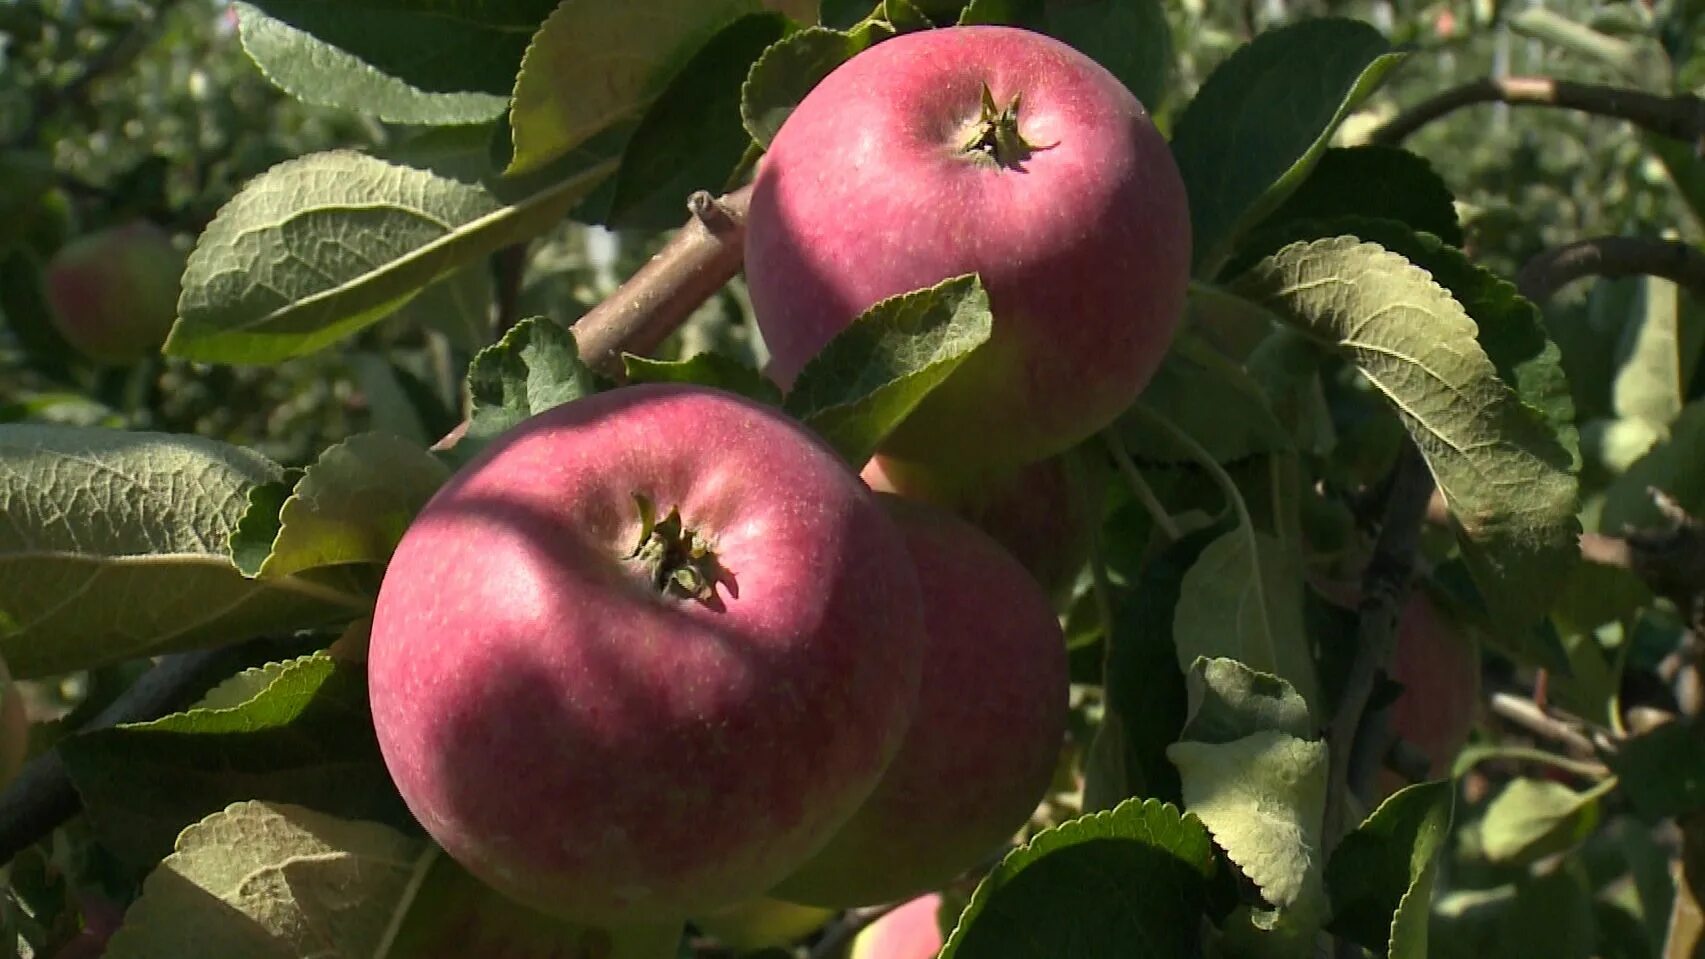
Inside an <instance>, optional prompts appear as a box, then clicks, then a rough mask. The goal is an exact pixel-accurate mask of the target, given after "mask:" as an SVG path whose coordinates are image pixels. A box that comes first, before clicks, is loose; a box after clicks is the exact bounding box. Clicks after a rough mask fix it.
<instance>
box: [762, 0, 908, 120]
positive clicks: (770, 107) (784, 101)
mask: <svg viewBox="0 0 1705 959" xmlns="http://www.w3.org/2000/svg"><path fill="white" fill-rule="evenodd" d="M891 35H892V31H891V30H889V29H888V27H887V26H886V25H885V24H882V23H879V22H868V23H862V24H860V25H859V26H858V27H856V28H854V29H852V30H848V31H841V30H831V29H829V28H827V27H810V28H808V29H805V30H800V31H799V32H797V33H793V34H790V35H788V36H787V37H786V38H784V39H783V40H782V41H781V42H780V43H777V44H775V45H773V46H771V47H770V48H769V49H768V50H765V51H764V53H763V55H762V56H760V57H759V58H758V59H757V62H755V63H753V64H752V69H751V71H750V72H748V73H747V75H746V82H745V83H744V84H743V85H742V86H741V88H740V117H741V120H742V121H743V122H744V123H745V126H746V132H747V133H749V134H751V137H752V139H753V140H755V141H757V143H758V145H759V146H763V147H768V146H769V145H770V141H772V140H774V139H775V136H776V132H777V131H778V130H780V129H781V125H782V123H784V122H785V121H786V120H787V117H788V114H790V113H792V112H793V108H794V107H796V106H798V105H799V101H801V100H803V99H805V95H806V94H807V93H810V92H811V88H812V87H815V86H816V85H817V84H818V83H820V82H822V80H823V78H824V77H826V76H828V75H829V74H830V73H832V72H834V69H835V68H836V67H838V66H840V65H841V64H843V63H845V62H847V61H848V60H851V59H852V58H853V57H854V56H856V55H858V54H859V53H860V52H862V51H864V50H865V49H867V48H868V47H870V45H871V44H873V43H876V42H877V41H879V40H883V39H886V38H887V37H889V36H891Z"/></svg>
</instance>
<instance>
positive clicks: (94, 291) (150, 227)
mask: <svg viewBox="0 0 1705 959" xmlns="http://www.w3.org/2000/svg"><path fill="white" fill-rule="evenodd" d="M183 271H184V256H183V254H182V253H179V252H178V250H177V249H176V248H175V247H173V246H172V240H171V237H170V236H168V235H167V234H166V232H165V231H164V230H162V229H160V228H159V227H157V226H155V225H154V224H152V223H149V222H147V221H146V220H135V221H132V222H130V223H126V224H124V225H123V226H117V227H111V228H109V229H105V230H100V231H98V232H95V233H90V234H87V235H85V236H81V237H78V238H76V239H74V240H72V241H71V242H70V243H67V244H66V245H65V246H63V247H61V248H60V249H59V251H58V252H57V253H55V254H54V255H53V258H52V259H51V260H50V261H49V262H48V265H47V276H46V287H47V301H48V304H49V305H50V306H51V307H52V314H53V319H54V326H55V328H56V329H58V330H59V334H60V335H61V336H63V337H64V338H65V341H66V342H67V343H69V344H71V346H72V348H74V349H76V350H77V352H79V353H82V354H83V355H84V356H87V357H88V358H90V359H92V360H94V361H96V362H98V363H109V364H123V363H134V362H136V361H138V360H141V359H144V358H146V357H149V356H152V355H154V354H156V353H158V352H160V344H162V343H164V342H165V341H166V334H167V333H168V332H170V331H171V328H172V323H173V322H174V321H176V319H177V316H178V293H179V287H178V284H179V281H180V278H181V277H182V276H183Z"/></svg>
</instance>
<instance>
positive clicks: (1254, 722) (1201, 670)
mask: <svg viewBox="0 0 1705 959" xmlns="http://www.w3.org/2000/svg"><path fill="white" fill-rule="evenodd" d="M1184 683H1185V688H1186V689H1187V690H1188V691H1189V697H1190V721H1189V722H1188V723H1187V724H1186V725H1185V727H1184V730H1183V736H1182V738H1183V739H1187V740H1190V741H1192V742H1199V743H1210V744H1220V743H1229V742H1233V741H1235V740H1239V739H1242V738H1244V737H1245V736H1252V735H1254V734H1255V733H1258V732H1261V731H1262V730H1268V729H1271V730H1277V731H1279V732H1282V733H1289V734H1290V735H1292V736H1295V737H1297V738H1298V739H1307V738H1309V737H1310V736H1312V735H1314V729H1313V723H1312V721H1311V720H1310V719H1309V716H1308V703H1307V702H1305V701H1304V700H1303V698H1302V697H1301V696H1299V695H1297V691H1296V689H1295V688H1293V687H1292V686H1291V684H1290V683H1287V682H1285V681H1284V680H1282V679H1280V678H1279V677H1277V676H1274V675H1271V674H1269V673H1260V672H1256V671H1255V670H1253V669H1250V668H1249V667H1248V666H1245V665H1243V664H1242V663H1240V662H1238V661H1237V660H1235V659H1208V658H1206V657H1202V658H1198V659H1197V660H1196V661H1195V662H1194V663H1192V664H1191V666H1190V672H1189V673H1187V674H1186V675H1185V677H1184Z"/></svg>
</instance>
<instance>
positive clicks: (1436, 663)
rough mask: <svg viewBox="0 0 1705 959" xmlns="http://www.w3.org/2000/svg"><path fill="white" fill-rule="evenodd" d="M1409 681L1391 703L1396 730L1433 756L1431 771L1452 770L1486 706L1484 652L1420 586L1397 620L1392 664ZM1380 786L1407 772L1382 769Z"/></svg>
mask: <svg viewBox="0 0 1705 959" xmlns="http://www.w3.org/2000/svg"><path fill="white" fill-rule="evenodd" d="M1388 672H1389V674H1390V676H1391V678H1392V679H1393V680H1395V681H1397V682H1399V683H1402V684H1403V692H1402V694H1401V695H1399V696H1398V697H1397V701H1396V702H1394V703H1392V704H1391V730H1392V732H1394V733H1396V734H1397V735H1398V736H1399V737H1400V738H1402V739H1403V740H1404V741H1405V742H1408V743H1409V744H1410V745H1412V746H1414V747H1416V748H1417V749H1419V750H1420V751H1421V753H1422V755H1425V756H1426V757H1427V761H1428V764H1429V765H1428V769H1427V775H1428V777H1429V778H1431V779H1442V778H1444V777H1446V776H1449V775H1450V770H1451V766H1452V764H1454V763H1455V761H1456V756H1457V754H1458V753H1460V752H1462V747H1463V746H1465V745H1467V744H1468V737H1469V735H1470V734H1471V733H1472V732H1473V731H1474V723H1475V721H1476V719H1477V718H1478V710H1479V707H1480V653H1479V651H1478V650H1477V649H1476V648H1475V645H1474V642H1473V641H1472V640H1471V639H1469V638H1468V636H1466V635H1465V634H1464V633H1463V631H1462V629H1461V628H1459V627H1458V626H1457V625H1456V624H1454V623H1452V622H1451V621H1450V620H1448V619H1446V618H1445V615H1444V614H1443V613H1442V612H1441V611H1440V610H1439V608H1438V607H1437V606H1436V605H1435V604H1434V603H1433V601H1432V600H1431V599H1429V598H1428V597H1427V594H1426V593H1425V592H1423V591H1421V590H1420V589H1416V590H1415V591H1414V592H1413V593H1411V594H1410V596H1409V602H1408V603H1407V604H1406V605H1405V606H1404V607H1403V614H1402V616H1401V617H1400V618H1399V619H1398V621H1397V648H1396V650H1395V651H1394V653H1393V655H1392V659H1391V665H1390V668H1389V670H1388ZM1379 776H1380V779H1379V792H1380V794H1381V795H1382V796H1388V795H1390V794H1392V793H1394V792H1396V791H1397V790H1398V789H1401V788H1402V787H1403V786H1404V785H1405V782H1404V780H1403V779H1402V777H1400V776H1398V775H1397V774H1396V773H1394V772H1392V771H1391V770H1388V769H1381V770H1380V774H1379Z"/></svg>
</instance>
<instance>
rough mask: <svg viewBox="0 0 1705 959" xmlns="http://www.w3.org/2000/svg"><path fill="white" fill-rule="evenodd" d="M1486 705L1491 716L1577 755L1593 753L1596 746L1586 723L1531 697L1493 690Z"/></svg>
mask: <svg viewBox="0 0 1705 959" xmlns="http://www.w3.org/2000/svg"><path fill="white" fill-rule="evenodd" d="M1489 708H1490V709H1491V711H1492V714H1493V715H1494V716H1497V717H1498V718H1500V719H1502V720H1504V721H1505V722H1508V723H1511V724H1513V725H1516V726H1519V727H1521V728H1522V729H1524V730H1526V731H1527V732H1529V733H1532V734H1533V735H1535V736H1538V737H1539V738H1541V739H1547V740H1550V741H1551V742H1554V743H1560V744H1561V745H1564V746H1567V747H1568V748H1569V749H1570V750H1571V751H1572V752H1574V753H1575V754H1576V755H1577V756H1597V755H1598V750H1597V749H1596V748H1595V747H1594V746H1593V742H1592V740H1591V739H1589V738H1588V737H1587V735H1586V733H1585V731H1584V730H1585V728H1586V724H1585V723H1582V722H1580V721H1579V720H1574V719H1569V718H1564V717H1562V716H1559V715H1556V714H1555V713H1554V711H1549V710H1545V709H1541V708H1540V707H1539V705H1538V704H1536V703H1534V701H1533V700H1531V699H1528V698H1526V697H1523V696H1517V695H1516V694H1514V693H1493V694H1492V698H1491V699H1490V701H1489Z"/></svg>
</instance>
